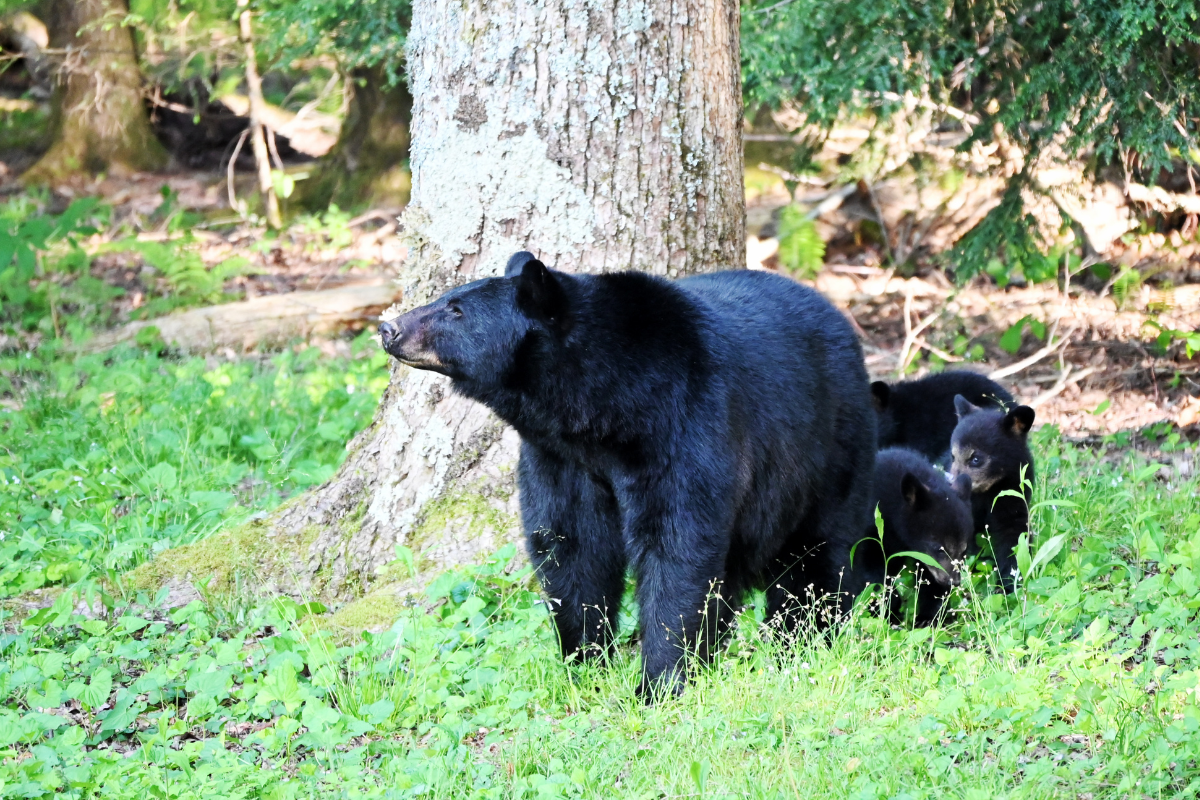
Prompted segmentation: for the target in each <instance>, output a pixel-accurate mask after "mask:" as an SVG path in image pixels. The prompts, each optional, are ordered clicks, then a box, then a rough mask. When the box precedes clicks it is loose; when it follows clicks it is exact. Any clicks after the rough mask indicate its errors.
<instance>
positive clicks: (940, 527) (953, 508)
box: [854, 447, 975, 622]
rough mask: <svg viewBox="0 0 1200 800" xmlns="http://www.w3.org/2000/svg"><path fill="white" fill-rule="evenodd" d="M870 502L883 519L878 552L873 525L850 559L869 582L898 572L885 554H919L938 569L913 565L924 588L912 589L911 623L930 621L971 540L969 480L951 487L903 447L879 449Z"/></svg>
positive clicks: (962, 479) (898, 564) (895, 562)
mask: <svg viewBox="0 0 1200 800" xmlns="http://www.w3.org/2000/svg"><path fill="white" fill-rule="evenodd" d="M874 483H875V485H874V498H875V503H876V504H877V505H878V508H879V516H880V517H882V519H883V539H882V550H881V549H880V545H879V544H877V542H878V541H879V540H878V532H877V531H876V530H875V526H874V524H872V525H871V527H870V529H869V531H868V533H867V541H864V542H863V543H862V544H860V545H858V549H857V550H855V553H854V558H855V560H856V561H857V560H858V559H859V558H862V559H863V569H864V570H866V572H867V577H868V579H869V580H871V582H872V583H882V582H883V581H884V577H885V576H895V575H897V574H899V571H900V568H901V567H902V566H903V562H902V560H899V559H893V560H892V561H891V562H890V563H888V562H886V560H885V559H886V557H887V556H893V555H895V554H896V553H900V552H904V551H915V552H918V553H924V554H926V555H928V556H931V557H933V558H934V559H936V560H937V562H938V564H939V565H940V569H933V568H932V567H930V566H929V565H920V566H919V567H918V570H919V572H920V573H921V575H920V578H921V579H922V580H924V581H927V582H928V584H929V585H927V586H924V587H920V586H919V587H918V592H917V604H916V621H918V622H928V621H930V620H932V619H933V618H934V617H935V616H936V614H937V611H938V608H939V607H940V606H941V600H942V598H943V597H945V595H946V593H947V592H948V591H949V589H950V588H951V587H952V586H954V585H956V584H957V583H958V571H959V568H960V567H961V565H962V561H963V558H964V557H965V556H966V554H967V549H968V547H970V545H971V543H972V542H973V541H974V539H975V528H974V526H973V524H972V519H971V479H970V478H968V477H967V476H966V475H960V476H959V477H958V479H957V480H955V481H954V483H953V484H951V483H950V481H948V480H947V479H946V475H945V473H943V472H942V471H941V470H939V469H935V468H934V467H933V466H931V465H930V464H929V462H928V461H926V460H925V458H924V457H923V456H922V455H921V454H920V453H918V452H916V451H914V450H908V449H905V448H903V447H890V448H887V449H886V450H880V451H879V453H878V454H877V455H876V456H875V482H874Z"/></svg>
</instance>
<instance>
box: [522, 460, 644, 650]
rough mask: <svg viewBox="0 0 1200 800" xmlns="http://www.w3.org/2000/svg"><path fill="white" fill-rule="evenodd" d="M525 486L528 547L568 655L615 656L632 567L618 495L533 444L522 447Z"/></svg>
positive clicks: (524, 521) (576, 466) (560, 639)
mask: <svg viewBox="0 0 1200 800" xmlns="http://www.w3.org/2000/svg"><path fill="white" fill-rule="evenodd" d="M517 480H518V485H519V487H520V490H521V517H522V522H523V525H524V528H525V544H526V547H527V549H528V552H529V559H530V561H532V562H533V565H534V568H535V569H536V570H537V574H538V579H539V580H540V581H541V583H542V590H543V591H544V592H545V593H546V596H547V597H548V598H549V603H550V609H551V611H552V612H553V614H554V625H555V628H556V629H557V631H558V639H559V644H560V645H561V646H562V653H563V656H564V657H569V656H572V655H575V654H578V655H579V656H580V657H582V658H589V657H593V656H596V655H605V654H607V653H608V651H609V649H610V647H611V645H612V641H613V635H614V633H615V632H616V628H617V614H618V612H619V611H620V608H621V595H622V594H623V593H624V590H625V568H626V559H625V548H624V544H623V542H622V540H621V524H620V517H619V515H618V512H617V503H616V499H615V498H614V497H613V494H612V490H611V489H609V488H608V487H607V486H605V485H603V484H602V483H600V482H599V481H597V480H596V479H595V478H593V477H592V476H591V475H590V474H588V473H587V472H586V471H585V470H583V469H582V468H581V467H579V466H578V465H577V464H573V463H570V462H567V461H565V460H563V459H561V458H558V457H556V456H554V455H552V454H550V453H547V452H546V451H544V450H541V449H539V448H537V447H535V446H533V445H530V444H528V443H522V445H521V460H520V463H519V466H518V472H517Z"/></svg>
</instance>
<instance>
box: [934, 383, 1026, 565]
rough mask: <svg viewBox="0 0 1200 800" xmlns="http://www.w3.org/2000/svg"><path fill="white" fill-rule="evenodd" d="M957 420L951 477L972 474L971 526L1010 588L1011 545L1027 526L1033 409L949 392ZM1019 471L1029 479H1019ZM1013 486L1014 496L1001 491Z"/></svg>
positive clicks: (951, 444) (953, 439) (1012, 562)
mask: <svg viewBox="0 0 1200 800" xmlns="http://www.w3.org/2000/svg"><path fill="white" fill-rule="evenodd" d="M954 407H955V408H956V409H957V410H958V418H959V422H958V426H957V427H956V428H955V429H954V436H953V437H952V438H951V442H950V452H951V454H952V455H953V457H954V463H953V465H952V466H951V468H950V475H951V479H954V478H957V477H958V476H960V475H967V476H969V477H970V478H971V512H972V515H973V517H974V522H975V532H976V533H983V534H985V535H986V536H987V537H988V538H990V539H991V543H992V554H993V555H994V556H995V559H996V567H997V569H998V570H999V572H1000V579H1001V581H1002V582H1003V584H1004V587H1005V588H1011V586H1012V581H1013V574H1014V572H1015V571H1016V566H1017V558H1016V556H1015V555H1013V548H1014V547H1016V546H1017V539H1018V538H1020V536H1021V534H1022V533H1024V532H1025V531H1027V530H1028V529H1029V503H1031V502H1032V501H1033V497H1032V493H1031V491H1030V487H1031V486H1032V485H1033V455H1032V454H1031V453H1030V452H1029V441H1028V437H1029V429H1030V428H1031V427H1033V418H1034V412H1033V409H1032V408H1030V407H1029V406H1017V407H1016V408H1014V409H1012V410H1011V411H1009V412H1007V413H1006V412H1004V411H997V410H995V409H990V408H980V407H979V406H976V405H974V404H972V403H971V402H970V401H968V400H967V399H966V398H964V397H962V396H959V397H955V398H954ZM1022 477H1024V479H1025V480H1026V481H1028V484H1025V483H1022V481H1021V479H1022ZM1006 491H1012V492H1016V493H1017V494H1016V496H1013V495H1011V494H1010V495H1005V496H1004V497H1001V496H1000V495H1001V493H1003V492H1006Z"/></svg>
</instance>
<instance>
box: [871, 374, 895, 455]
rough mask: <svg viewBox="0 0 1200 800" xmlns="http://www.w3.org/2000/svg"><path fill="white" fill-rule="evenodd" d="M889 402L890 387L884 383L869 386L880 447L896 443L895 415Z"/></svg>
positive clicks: (890, 395) (879, 382)
mask: <svg viewBox="0 0 1200 800" xmlns="http://www.w3.org/2000/svg"><path fill="white" fill-rule="evenodd" d="M891 400H892V387H891V386H889V385H888V384H887V383H886V382H885V381H875V382H874V383H872V384H871V404H872V405H873V406H874V407H875V422H876V424H877V426H878V428H877V430H878V441H879V446H880V447H884V446H886V445H890V444H892V443H893V442H895V441H896V415H895V412H894V411H893V410H892V407H891Z"/></svg>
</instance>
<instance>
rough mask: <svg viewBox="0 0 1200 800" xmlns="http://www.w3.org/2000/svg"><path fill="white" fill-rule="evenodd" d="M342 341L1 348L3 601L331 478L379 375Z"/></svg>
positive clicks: (169, 543) (368, 355)
mask: <svg viewBox="0 0 1200 800" xmlns="http://www.w3.org/2000/svg"><path fill="white" fill-rule="evenodd" d="M353 350H354V353H355V354H356V355H355V357H353V358H349V359H332V360H331V359H323V358H321V356H320V352H319V351H318V350H317V349H316V348H310V349H307V350H304V351H302V352H299V353H295V352H292V351H285V352H283V353H281V354H279V355H276V356H274V357H272V358H270V359H264V360H261V361H253V360H243V361H234V362H230V361H221V360H217V359H211V360H205V359H204V358H188V359H182V360H181V359H178V358H172V357H167V356H160V355H157V354H155V353H152V352H146V351H142V350H137V349H133V348H130V347H122V348H119V349H116V350H113V351H112V352H109V353H103V354H95V355H86V356H74V355H73V354H72V353H71V352H70V351H69V350H66V349H64V348H61V347H59V346H57V345H51V346H46V347H43V348H42V349H40V350H38V351H36V352H27V353H18V354H16V355H8V356H6V357H0V399H2V401H3V405H0V484H2V485H3V489H2V490H0V598H2V597H5V596H11V595H16V594H20V593H22V592H26V591H29V590H31V589H37V588H40V587H42V586H46V585H55V584H75V583H78V582H80V581H86V580H88V579H91V578H99V577H108V578H110V579H112V578H115V576H117V575H119V574H120V573H122V572H124V571H126V570H128V569H130V568H132V567H135V566H137V565H138V564H139V563H141V562H142V561H144V560H145V559H146V558H148V557H149V556H151V555H152V554H154V553H155V552H158V551H160V550H163V549H165V548H168V547H176V546H178V545H181V544H187V543H189V542H192V541H195V540H197V539H200V538H202V537H204V536H206V535H207V534H209V533H211V532H213V531H214V530H216V529H217V528H219V527H221V526H223V525H227V524H229V523H230V522H231V521H236V520H237V519H241V518H245V517H246V516H247V515H249V514H250V513H253V512H256V511H262V510H266V509H270V508H272V507H274V506H276V505H278V503H279V502H280V501H281V500H282V499H283V498H285V497H287V496H288V495H290V494H292V493H294V492H295V491H297V490H298V489H302V488H304V487H307V486H310V485H312V484H315V483H319V482H321V481H323V480H325V479H326V478H328V477H329V476H330V475H332V473H333V471H334V469H335V468H336V467H337V466H338V464H340V463H341V460H342V458H343V457H344V455H345V444H346V442H347V441H348V440H349V439H350V438H351V437H352V436H353V435H354V434H355V433H356V432H357V431H359V430H360V429H362V428H363V427H364V426H365V425H366V424H367V423H369V422H370V421H371V418H372V416H373V415H374V412H375V407H376V405H377V404H378V402H379V397H380V395H381V393H382V391H383V389H384V387H385V386H386V385H387V379H388V373H387V367H386V361H385V358H386V357H385V356H384V355H383V354H382V353H380V352H379V351H378V348H375V347H373V346H372V345H371V344H370V341H369V339H368V338H367V337H363V338H361V339H359V340H358V341H357V342H356V343H355V345H354V348H353Z"/></svg>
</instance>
